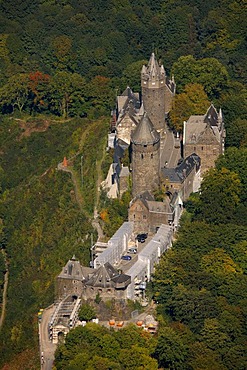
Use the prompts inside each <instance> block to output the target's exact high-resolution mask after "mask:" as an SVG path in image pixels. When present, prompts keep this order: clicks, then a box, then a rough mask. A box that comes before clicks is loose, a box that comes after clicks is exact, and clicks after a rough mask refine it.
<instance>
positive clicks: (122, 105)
mask: <svg viewBox="0 0 247 370" xmlns="http://www.w3.org/2000/svg"><path fill="white" fill-rule="evenodd" d="M117 102H118V113H120V112H124V111H125V110H126V109H130V111H131V112H132V114H134V112H135V111H136V110H138V109H139V108H140V99H139V94H138V93H134V92H133V91H132V90H131V88H130V87H129V86H127V88H126V89H125V90H124V92H123V93H122V94H121V95H119V96H118V97H117Z"/></svg>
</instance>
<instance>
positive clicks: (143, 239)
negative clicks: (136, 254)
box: [136, 233, 148, 243]
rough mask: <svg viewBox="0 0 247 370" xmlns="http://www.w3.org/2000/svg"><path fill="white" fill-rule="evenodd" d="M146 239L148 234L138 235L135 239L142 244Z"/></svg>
mask: <svg viewBox="0 0 247 370" xmlns="http://www.w3.org/2000/svg"><path fill="white" fill-rule="evenodd" d="M147 237H148V234H147V233H143V234H138V235H137V237H136V239H137V240H138V242H139V243H144V242H145V240H146V239H147Z"/></svg>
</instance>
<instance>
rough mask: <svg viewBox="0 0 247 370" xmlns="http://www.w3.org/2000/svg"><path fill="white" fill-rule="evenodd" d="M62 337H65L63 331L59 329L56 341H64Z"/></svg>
mask: <svg viewBox="0 0 247 370" xmlns="http://www.w3.org/2000/svg"><path fill="white" fill-rule="evenodd" d="M64 339H65V333H64V332H63V331H59V332H58V333H57V341H58V343H64Z"/></svg>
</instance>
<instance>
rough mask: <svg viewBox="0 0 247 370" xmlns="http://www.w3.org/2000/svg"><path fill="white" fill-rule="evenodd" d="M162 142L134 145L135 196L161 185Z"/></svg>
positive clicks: (133, 181) (133, 191)
mask: <svg viewBox="0 0 247 370" xmlns="http://www.w3.org/2000/svg"><path fill="white" fill-rule="evenodd" d="M159 149H160V142H158V143H156V144H154V145H146V146H144V145H138V144H133V145H132V195H133V198H134V197H135V196H136V195H138V194H140V193H142V192H144V191H151V192H152V191H153V190H155V189H157V188H158V187H159V183H160V180H159V169H160V150H159Z"/></svg>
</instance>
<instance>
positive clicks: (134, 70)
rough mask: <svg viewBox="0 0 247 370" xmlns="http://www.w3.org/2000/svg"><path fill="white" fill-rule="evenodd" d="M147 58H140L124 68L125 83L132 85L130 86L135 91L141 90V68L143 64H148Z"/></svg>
mask: <svg viewBox="0 0 247 370" xmlns="http://www.w3.org/2000/svg"><path fill="white" fill-rule="evenodd" d="M146 64H147V61H146V60H138V61H137V62H133V63H131V64H129V65H128V66H127V67H126V68H125V69H124V70H123V78H124V80H125V84H126V85H128V86H130V88H131V89H132V90H133V91H134V92H140V90H141V86H140V79H141V69H142V66H143V65H146Z"/></svg>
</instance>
